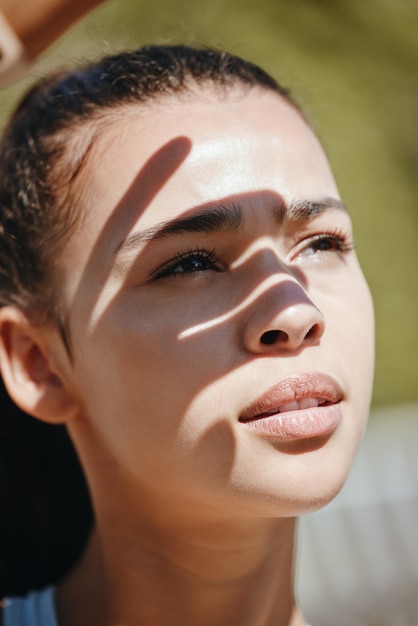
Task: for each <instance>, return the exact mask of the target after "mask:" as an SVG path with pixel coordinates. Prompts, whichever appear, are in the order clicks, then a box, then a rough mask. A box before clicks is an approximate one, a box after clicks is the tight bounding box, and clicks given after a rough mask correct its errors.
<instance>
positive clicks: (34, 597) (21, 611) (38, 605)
mask: <svg viewBox="0 0 418 626" xmlns="http://www.w3.org/2000/svg"><path fill="white" fill-rule="evenodd" d="M54 600H55V598H54V589H53V588H52V587H48V588H47V589H43V590H42V591H34V592H32V593H29V594H28V595H27V596H24V597H22V598H9V599H7V600H5V601H4V604H3V620H2V622H1V623H2V626H58V623H57V620H56V615H55V604H54Z"/></svg>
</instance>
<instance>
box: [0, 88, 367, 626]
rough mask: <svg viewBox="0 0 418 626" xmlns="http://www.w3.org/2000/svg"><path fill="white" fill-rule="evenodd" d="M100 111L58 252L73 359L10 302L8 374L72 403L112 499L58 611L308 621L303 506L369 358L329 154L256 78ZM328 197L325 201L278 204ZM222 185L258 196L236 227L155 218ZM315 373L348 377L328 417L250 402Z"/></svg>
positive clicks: (22, 390) (83, 452)
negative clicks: (319, 429) (255, 414)
mask: <svg viewBox="0 0 418 626" xmlns="http://www.w3.org/2000/svg"><path fill="white" fill-rule="evenodd" d="M104 128H105V129H106V130H104V132H103V133H102V135H101V137H100V139H99V140H98V141H97V143H96V145H95V146H94V148H93V150H92V151H91V153H90V155H89V159H88V160H87V163H86V165H85V168H84V170H83V172H82V174H81V175H80V176H79V178H78V181H77V189H75V190H74V195H75V197H76V198H77V199H78V201H79V206H80V207H81V211H82V216H83V219H82V220H81V222H80V227H79V229H78V231H77V232H76V233H75V234H74V235H73V236H72V237H71V239H70V240H69V242H68V244H67V245H66V247H65V249H64V250H63V251H62V252H61V255H60V258H59V260H58V266H59V268H60V270H61V272H62V277H63V279H62V281H61V286H62V307H63V310H64V311H65V314H66V324H67V327H68V328H69V333H70V337H71V345H72V349H73V355H72V359H70V358H69V356H68V354H67V352H66V350H65V347H64V345H63V342H62V339H61V337H60V336H59V333H58V332H57V331H56V329H55V328H51V327H42V328H39V327H35V326H34V325H32V324H30V321H28V320H27V319H26V318H24V317H23V316H22V314H20V313H18V312H16V310H14V309H12V308H11V307H8V308H6V309H3V311H2V312H1V314H0V331H1V337H2V342H3V343H2V349H1V353H0V357H1V358H2V362H3V369H4V378H5V380H6V381H7V382H8V386H9V391H10V393H12V395H13V396H14V398H15V401H17V402H19V404H20V405H21V406H23V405H24V408H25V409H26V410H28V411H29V412H31V413H32V414H34V415H36V416H37V417H39V418H41V419H44V420H47V421H51V422H52V421H55V422H58V421H62V422H66V423H67V425H68V428H69V432H70V435H71V437H72V439H73V441H74V443H75V445H76V448H77V450H78V453H79V455H80V458H81V461H82V464H83V466H84V469H85V472H86V476H87V478H88V482H89V485H90V489H91V492H92V497H93V501H94V507H95V511H96V518H97V528H96V530H95V532H94V534H93V537H92V540H91V543H90V546H89V548H88V550H87V551H86V554H85V556H84V558H83V559H82V561H81V562H80V564H79V566H78V567H77V568H75V570H74V571H73V572H72V574H71V575H70V576H69V577H68V578H67V580H66V581H64V583H63V584H62V585H61V586H60V588H59V590H58V596H57V597H58V610H59V617H60V624H62V626H73V625H75V624H78V625H82V626H83V625H84V624H89V623H90V624H91V623H95V624H103V625H111V624H112V625H114V626H115V625H116V624H118V625H122V624H123V625H126V626H128V625H131V624H132V625H133V624H141V625H142V624H153V625H158V626H160V625H161V626H168V625H170V626H171V625H174V624H179V623H184V624H192V623H195V624H201V625H204V626H206V625H207V626H211V625H215V624H216V625H217V626H223V625H224V624H225V625H226V624H231V623H236V624H238V623H239V624H240V626H273V625H275V626H279V625H281V626H285V625H286V626H290V625H291V626H299V625H300V624H302V623H303V620H302V617H301V615H300V613H299V612H298V610H297V609H296V606H295V601H294V598H293V593H292V559H293V534H294V525H295V518H296V516H298V515H300V514H302V513H306V512H309V511H312V510H314V509H316V508H318V507H320V506H322V505H324V504H325V503H327V502H328V501H329V500H330V499H331V498H332V497H333V496H334V495H335V494H336V493H337V492H338V490H339V489H340V488H341V486H342V484H343V482H344V480H345V477H346V475H347V472H348V469H349V467H350V464H351V462H352V459H353V456H354V454H355V451H356V449H357V446H358V443H359V440H360V438H361V435H362V432H363V429H364V426H365V422H366V418H367V414H368V408H369V402H370V392H371V384H372V368H373V335H374V332H373V310H372V303H371V298H370V294H369V290H368V288H367V285H366V283H365V280H364V278H363V275H362V272H361V269H360V267H359V265H358V262H357V259H356V255H355V252H354V250H353V249H352V234H351V224H350V219H349V215H348V213H347V211H346V210H345V209H344V208H343V206H342V204H341V202H340V199H339V194H338V190H337V187H336V184H335V181H334V179H333V176H332V173H331V170H330V167H329V164H328V161H327V159H326V157H325V155H324V152H323V150H322V148H321V146H320V144H319V142H318V140H317V138H316V137H315V135H314V134H313V132H312V130H311V129H310V128H309V126H308V125H307V123H306V122H305V121H304V120H303V118H302V116H301V115H300V114H299V113H298V112H297V111H296V110H295V109H294V108H293V107H292V106H291V105H289V104H288V103H287V102H285V101H284V100H283V99H282V98H280V97H278V96H277V95H275V94H273V93H270V92H264V91H260V90H253V91H251V92H244V93H242V92H241V91H240V90H238V89H237V90H236V91H232V92H231V93H230V94H229V95H228V97H227V98H226V97H225V96H222V97H220V96H219V94H216V93H213V92H211V91H210V90H209V89H206V90H205V91H204V92H202V93H201V94H197V95H194V96H187V97H182V98H181V99H179V100H175V99H171V100H168V99H166V100H164V101H162V102H161V103H159V104H158V106H157V105H156V106H148V107H142V108H137V107H135V106H131V107H129V108H128V109H126V110H124V111H123V112H122V111H121V114H120V115H118V116H116V117H115V118H114V119H113V118H112V123H109V124H107V125H106V126H105V127H104ZM79 132H80V133H81V132H86V131H83V130H80V131H79ZM313 202H315V203H317V204H316V205H315V206H320V207H321V210H320V211H319V213H318V214H316V215H314V216H312V215H311V216H310V217H309V219H300V215H299V219H294V217H292V216H291V215H289V216H288V218H287V219H282V217H283V213H284V212H286V210H287V209H288V208H289V207H290V206H294V205H295V203H299V205H300V203H305V205H306V204H307V205H308V206H310V207H312V203H313ZM219 205H222V206H223V207H226V208H227V209H229V210H230V212H232V213H233V212H234V211H235V214H236V212H237V210H236V207H237V206H239V207H240V212H241V216H240V217H241V223H240V224H239V226H237V224H234V228H231V224H230V225H229V228H228V230H215V231H213V232H176V233H171V234H166V235H165V236H164V237H155V236H154V237H153V236H152V235H153V234H154V235H155V230H158V229H160V228H161V225H162V224H166V223H167V221H171V220H179V219H183V218H185V217H190V216H192V215H194V214H195V213H196V212H202V211H205V212H209V213H211V212H212V213H213V211H214V210H216V208H217V207H219ZM311 213H312V211H311ZM150 229H153V230H151V231H150ZM144 232H145V233H146V234H147V237H146V238H145V237H144ZM138 233H142V236H141V235H138ZM178 255H183V257H184V256H186V258H182V259H181V260H179V259H178V258H177V257H178ZM191 257H193V258H191ZM213 257H214V258H213ZM192 267H194V269H195V270H196V271H193V272H192V271H191V268H192ZM277 330H279V331H281V332H280V334H279V335H278V336H277V338H276V341H274V342H273V343H266V342H263V341H262V339H261V338H262V337H265V334H264V333H266V332H269V331H277ZM23 337H24V338H25V339H24V340H23ZM318 373H320V374H321V375H322V374H324V375H327V376H331V377H332V379H333V380H334V381H336V384H337V385H338V388H339V389H340V390H341V401H340V402H339V410H340V412H341V415H340V420H339V422H338V425H337V426H336V428H335V429H333V430H332V432H330V433H328V434H326V435H323V436H318V437H313V438H302V439H297V440H291V441H283V440H282V439H280V437H265V436H261V435H260V433H259V432H258V431H256V430H254V429H252V428H251V427H249V426H248V425H247V424H244V423H242V422H241V421H239V417H240V415H242V413H243V412H244V411H245V410H247V409H248V407H249V406H251V405H253V404H254V403H255V402H256V401H257V400H258V399H259V397H260V395H262V394H264V393H265V392H267V391H268V390H269V389H270V388H271V387H272V386H274V385H277V384H278V383H279V384H280V381H283V380H284V379H287V378H288V377H302V378H303V377H304V376H310V375H314V376H315V375H317V374H318ZM16 380H18V381H19V384H16ZM74 597H77V599H78V601H77V602H76V603H75V602H74Z"/></svg>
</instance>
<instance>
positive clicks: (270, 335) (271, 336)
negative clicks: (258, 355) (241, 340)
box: [260, 330, 288, 346]
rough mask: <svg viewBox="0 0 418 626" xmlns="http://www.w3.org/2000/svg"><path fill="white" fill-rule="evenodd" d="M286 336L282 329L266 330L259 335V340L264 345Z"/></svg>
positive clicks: (271, 343) (269, 344) (281, 339)
mask: <svg viewBox="0 0 418 626" xmlns="http://www.w3.org/2000/svg"><path fill="white" fill-rule="evenodd" d="M287 338H288V335H287V333H285V332H283V331H282V330H267V331H266V332H265V333H263V334H262V335H261V337H260V342H261V343H262V344H264V345H265V346H271V345H273V344H274V343H276V342H277V341H283V340H284V339H287Z"/></svg>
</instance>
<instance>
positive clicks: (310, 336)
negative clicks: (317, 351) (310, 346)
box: [305, 324, 320, 339]
mask: <svg viewBox="0 0 418 626" xmlns="http://www.w3.org/2000/svg"><path fill="white" fill-rule="evenodd" d="M318 334H320V328H319V325H318V324H314V325H313V326H311V328H310V329H309V330H308V332H307V333H306V335H305V339H315V338H316V337H317V335H318Z"/></svg>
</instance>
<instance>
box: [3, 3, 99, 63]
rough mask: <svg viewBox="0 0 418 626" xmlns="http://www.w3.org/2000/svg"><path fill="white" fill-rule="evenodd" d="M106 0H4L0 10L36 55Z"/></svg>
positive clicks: (27, 52) (25, 44) (30, 53)
mask: <svg viewBox="0 0 418 626" xmlns="http://www.w3.org/2000/svg"><path fill="white" fill-rule="evenodd" d="M102 1H103V0H32V1H30V2H28V1H27V0H0V11H2V12H3V13H4V16H5V17H6V19H7V20H8V22H9V24H10V25H11V26H12V28H13V30H14V31H15V33H16V35H17V36H18V37H19V39H20V40H21V42H22V43H23V45H24V47H25V52H26V54H27V56H28V57H29V58H31V59H34V58H35V57H36V56H38V55H39V54H40V53H41V52H43V51H44V50H45V49H46V48H47V47H48V46H50V45H51V44H52V43H53V42H54V41H55V39H57V38H58V37H59V36H60V35H62V34H63V33H64V32H65V30H66V29H67V28H69V27H70V26H71V25H72V24H74V22H76V21H77V20H78V19H80V18H81V17H83V15H85V14H86V13H87V12H88V11H90V10H92V9H94V8H95V7H96V6H98V5H99V4H101V2H102Z"/></svg>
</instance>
